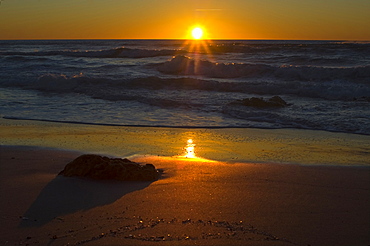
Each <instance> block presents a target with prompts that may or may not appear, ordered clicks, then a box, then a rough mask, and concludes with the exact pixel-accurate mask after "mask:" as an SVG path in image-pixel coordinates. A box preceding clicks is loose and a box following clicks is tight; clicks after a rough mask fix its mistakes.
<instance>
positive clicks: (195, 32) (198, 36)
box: [191, 27, 203, 39]
mask: <svg viewBox="0 0 370 246" xmlns="http://www.w3.org/2000/svg"><path fill="white" fill-rule="evenodd" d="M191 36H192V37H193V39H201V38H202V37H203V30H202V28H200V27H195V28H194V29H193V30H192V31H191Z"/></svg>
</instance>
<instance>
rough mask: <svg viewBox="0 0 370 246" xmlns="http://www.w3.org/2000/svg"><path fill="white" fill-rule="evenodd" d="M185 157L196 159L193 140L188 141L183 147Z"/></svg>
mask: <svg viewBox="0 0 370 246" xmlns="http://www.w3.org/2000/svg"><path fill="white" fill-rule="evenodd" d="M185 157H186V158H196V156H195V144H194V143H193V139H188V142H187V145H186V147H185Z"/></svg>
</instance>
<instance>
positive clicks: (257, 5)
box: [0, 0, 370, 40]
mask: <svg viewBox="0 0 370 246" xmlns="http://www.w3.org/2000/svg"><path fill="white" fill-rule="evenodd" d="M195 25H200V26H203V27H204V29H205V37H206V38H210V39H316V40H370V0H0V39H184V38H189V29H190V27H192V26H195Z"/></svg>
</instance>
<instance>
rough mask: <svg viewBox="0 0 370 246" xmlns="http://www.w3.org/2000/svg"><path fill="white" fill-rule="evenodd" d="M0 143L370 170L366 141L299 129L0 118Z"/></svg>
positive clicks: (113, 153)
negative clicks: (190, 147) (188, 153)
mask: <svg viewBox="0 0 370 246" xmlns="http://www.w3.org/2000/svg"><path fill="white" fill-rule="evenodd" d="M0 136H1V140H0V144H1V145H24V146H44V147H51V148H57V149H66V150H75V151H80V152H84V153H96V154H104V155H108V156H117V157H130V156H135V155H158V156H178V155H183V154H184V148H185V146H186V142H187V140H188V139H192V140H193V141H194V144H195V151H196V155H197V156H199V157H202V158H205V159H210V160H215V161H223V162H230V163H237V162H250V163H281V164H300V165H324V166H326V165H339V166H347V165H348V166H370V162H369V161H368V160H369V159H370V144H369V143H370V136H367V135H358V134H348V133H333V132H325V131H312V130H300V129H257V128H230V129H182V128H160V127H149V128H148V127H124V126H99V125H84V124H72V123H55V122H39V121H29V120H21V121H18V120H9V119H3V118H2V119H0Z"/></svg>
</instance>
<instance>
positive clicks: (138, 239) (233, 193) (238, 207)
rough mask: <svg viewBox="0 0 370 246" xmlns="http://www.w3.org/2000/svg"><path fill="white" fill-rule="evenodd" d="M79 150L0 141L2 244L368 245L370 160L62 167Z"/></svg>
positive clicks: (159, 160) (162, 160) (165, 161)
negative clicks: (102, 177)
mask: <svg viewBox="0 0 370 246" xmlns="http://www.w3.org/2000/svg"><path fill="white" fill-rule="evenodd" d="M79 155H80V153H79V152H75V151H61V150H56V149H49V148H37V147H20V146H1V147H0V163H1V172H0V180H1V186H0V187H1V194H0V195H1V197H2V199H1V202H0V204H1V209H0V213H1V214H0V219H1V234H0V245H368V243H369V240H370V238H369V228H370V209H369V204H370V196H369V192H370V183H369V174H370V173H369V168H368V167H323V166H320V167H318V166H302V165H286V164H285V165H283V164H251V163H232V164H231V163H222V162H214V161H212V162H211V161H207V160H204V159H191V160H190V159H186V158H178V157H158V156H141V157H136V158H134V160H135V161H138V162H143V163H147V162H150V163H153V164H154V165H155V166H156V167H157V168H161V169H162V170H163V171H164V173H163V175H162V177H161V179H160V180H158V181H155V182H121V183H120V182H107V181H103V182H96V181H90V180H83V179H78V178H65V177H60V176H57V174H58V172H59V171H60V170H62V169H63V167H64V166H65V164H67V163H68V162H69V161H71V160H73V159H74V158H75V157H77V156H79Z"/></svg>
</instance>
